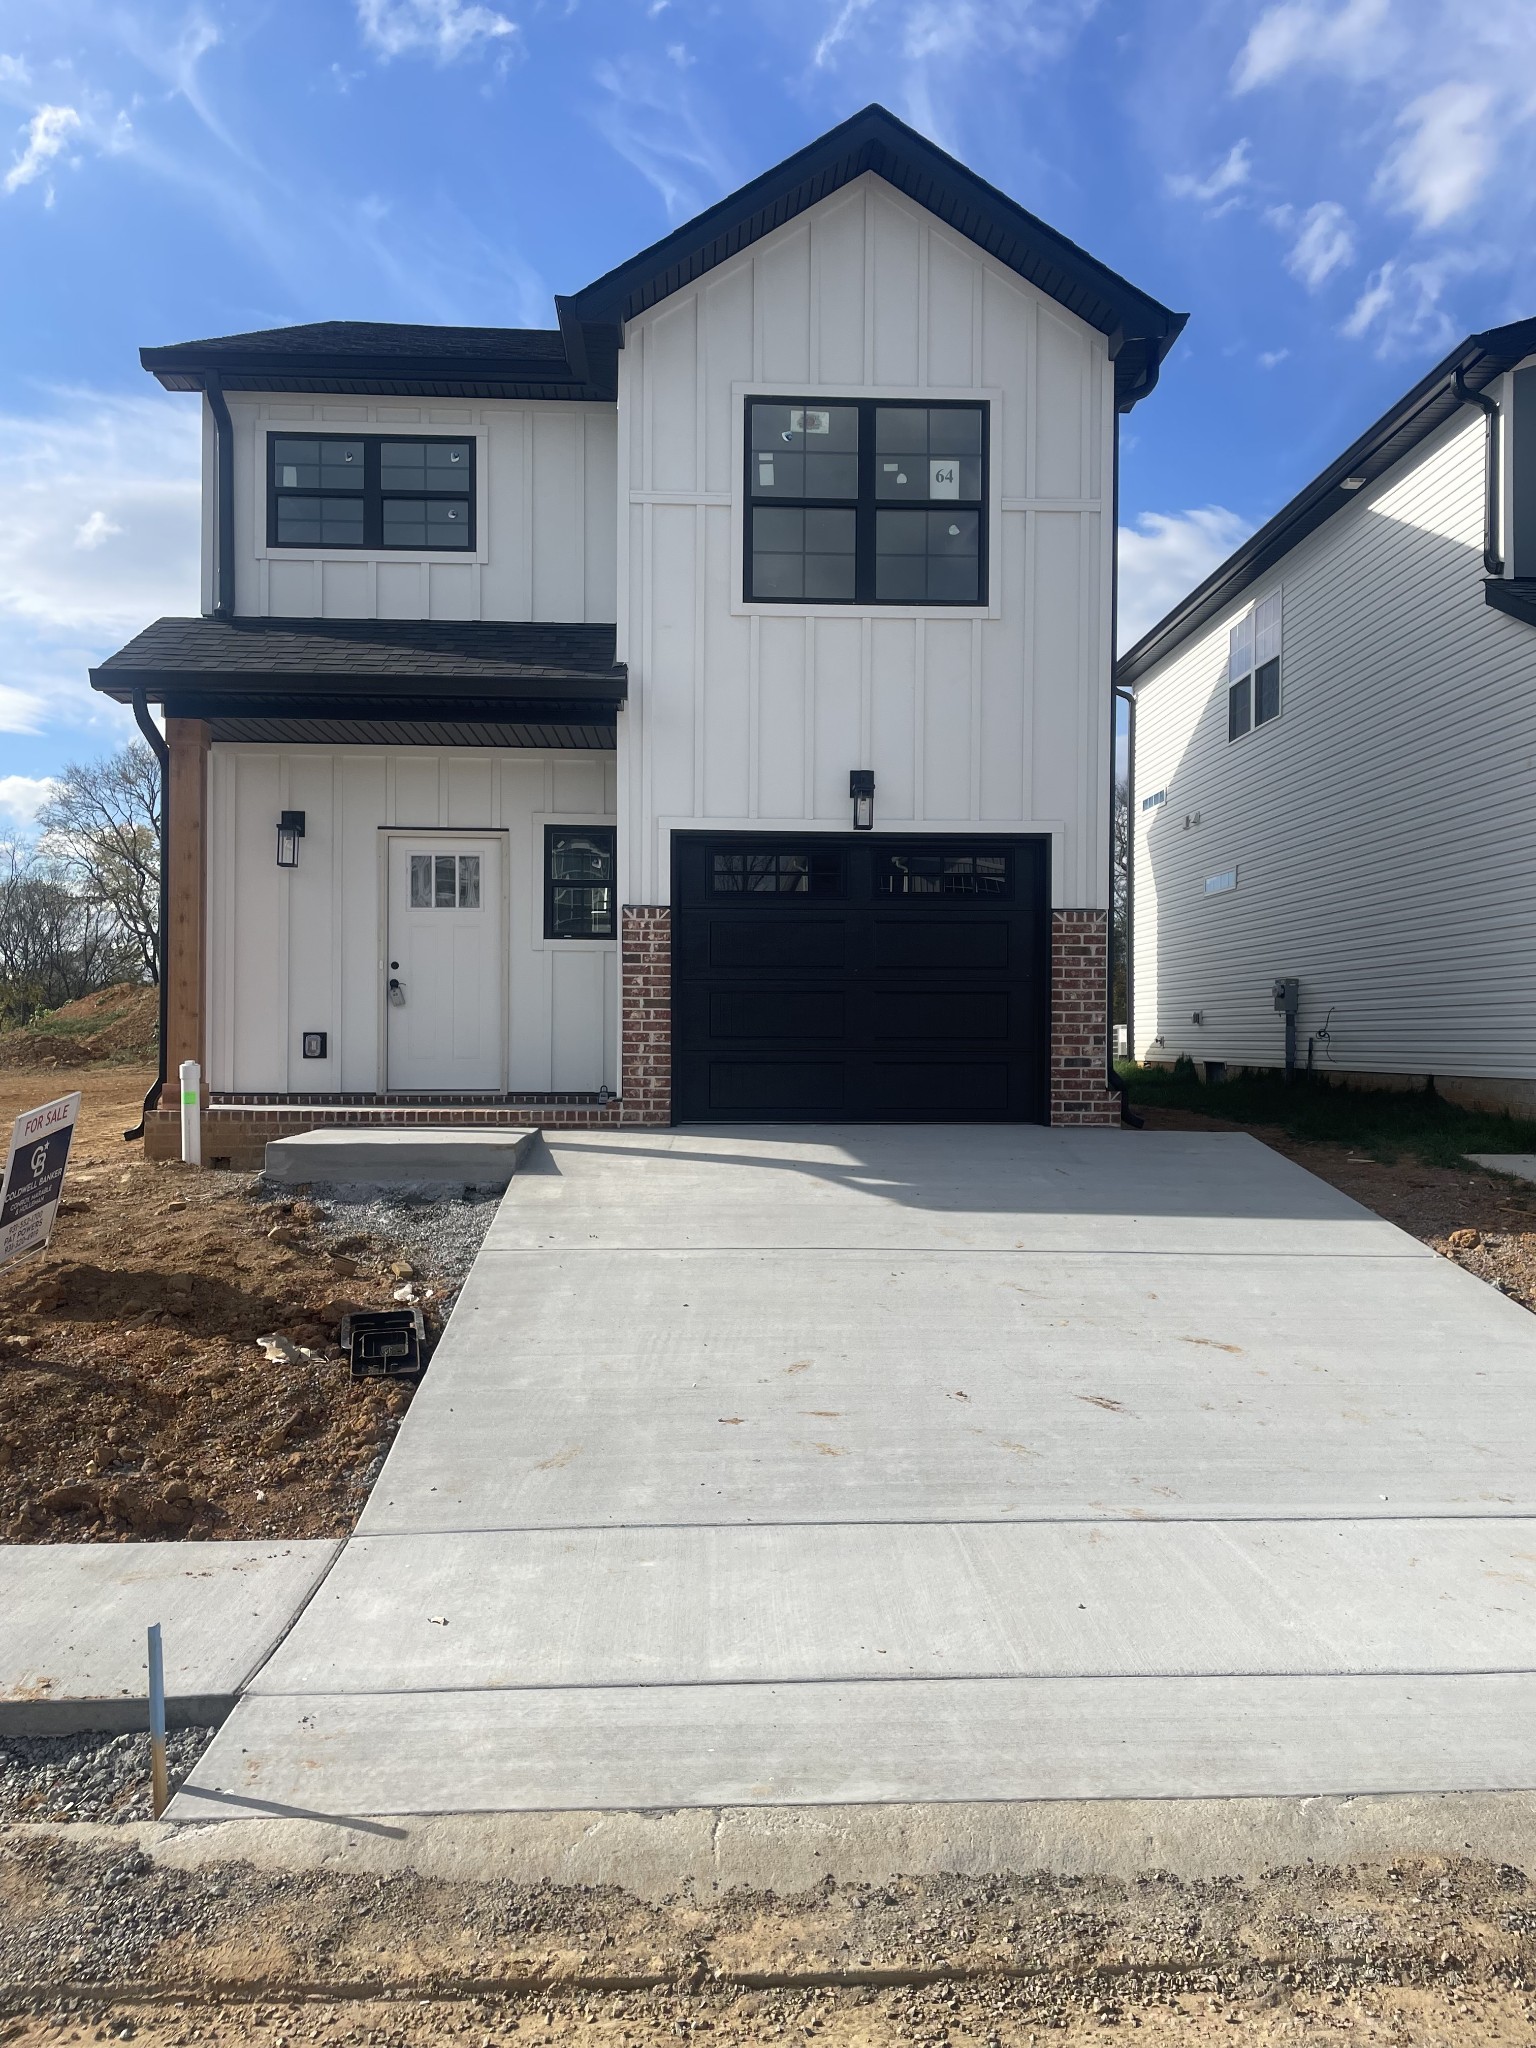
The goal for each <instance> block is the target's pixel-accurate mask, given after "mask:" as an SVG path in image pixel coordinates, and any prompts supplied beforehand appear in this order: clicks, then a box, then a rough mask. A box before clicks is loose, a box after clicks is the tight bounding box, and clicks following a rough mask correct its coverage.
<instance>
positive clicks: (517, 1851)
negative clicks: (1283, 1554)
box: [0, 1792, 1536, 1901]
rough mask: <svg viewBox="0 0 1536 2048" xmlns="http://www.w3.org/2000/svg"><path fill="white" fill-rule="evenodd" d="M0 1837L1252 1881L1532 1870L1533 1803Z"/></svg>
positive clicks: (570, 1869) (742, 1885)
mask: <svg viewBox="0 0 1536 2048" xmlns="http://www.w3.org/2000/svg"><path fill="white" fill-rule="evenodd" d="M7 1836H9V1837H10V1838H13V1839H14V1838H16V1837H19V1836H20V1837H28V1838H31V1837H47V1838H50V1839H55V1840H60V1839H62V1840H65V1841H71V1842H78V1843H79V1844H81V1845H82V1846H86V1847H100V1848H103V1849H108V1848H110V1849H116V1850H121V1849H122V1848H123V1847H125V1846H126V1845H127V1843H128V1842H130V1841H131V1842H133V1843H134V1844H135V1845H136V1846H138V1847H140V1848H142V1849H143V1850H144V1851H145V1852H146V1853H147V1854H149V1855H150V1856H152V1857H153V1858H154V1859H155V1861H157V1862H159V1863H161V1864H164V1865H165V1866H166V1867H167V1868H170V1869H179V1870H195V1869H201V1868H204V1867H207V1866H210V1865H215V1864H222V1863H232V1862H240V1863H248V1864H251V1865H253V1866H254V1867H256V1868H257V1869H263V1870H289V1871H299V1870H331V1871H355V1872H364V1873H368V1874H374V1875H380V1876H387V1875H390V1874H398V1873H406V1872H410V1873H414V1874H416V1875H419V1876H423V1877H432V1878H440V1879H443V1880H448V1881H469V1882H474V1881H477V1880H486V1879H502V1880H506V1879H511V1880H513V1881H515V1882H518V1883H523V1884H535V1883H540V1882H547V1883H554V1884H566V1885H618V1886H620V1887H622V1888H623V1889H624V1890H626V1891H629V1892H632V1893H634V1894H635V1895H636V1896H637V1897H639V1898H642V1899H646V1900H651V1901H656V1900H661V1899H667V1898H673V1897H675V1896H677V1895H678V1894H679V1893H680V1892H682V1893H686V1892H688V1891H689V1890H694V1891H701V1892H724V1891H731V1890H736V1889H745V1890H749V1891H772V1892H775V1893H777V1894H779V1895H780V1896H781V1897H782V1896H786V1895H792V1894H794V1893H796V1892H804V1891H809V1890H811V1889H813V1888H814V1887H815V1886H817V1885H819V1884H822V1883H824V1882H825V1880H826V1879H827V1878H828V1877H829V1876H830V1877H833V1878H835V1879H836V1880H837V1881H838V1882H839V1883H843V1884H859V1883H863V1884H878V1883H883V1882H886V1881H888V1880H890V1879H892V1878H895V1877H920V1876H925V1875H934V1874H937V1873H940V1872H943V1873H954V1874H958V1875H961V1876H977V1877H979V1876H986V1875H997V1874H1002V1873H1007V1872H1014V1873H1024V1872H1031V1871H1047V1872H1050V1873H1052V1874H1055V1875H1059V1876H1069V1877H1111V1878H1121V1879H1126V1880H1129V1879H1132V1878H1135V1877H1139V1876H1143V1875H1145V1874H1147V1873H1149V1872H1152V1871H1158V1872H1164V1873H1170V1874H1172V1875H1174V1876H1177V1877H1180V1878H1184V1879H1189V1880H1194V1879H1211V1878H1218V1877H1234V1878H1256V1877H1259V1876H1261V1875H1263V1874H1264V1873H1265V1872H1267V1871H1271V1870H1275V1869H1287V1868H1296V1867H1298V1866H1301V1865H1305V1864H1314V1865H1319V1866H1323V1867H1327V1866H1337V1865H1349V1864H1361V1863H1370V1862H1387V1861H1391V1860H1392V1859H1393V1858H1396V1857H1402V1856H1473V1857H1477V1858H1479V1859H1483V1860H1486V1861H1489V1862H1494V1863H1510V1864H1514V1865H1516V1866H1518V1867H1520V1868H1522V1869H1528V1870H1529V1869H1536V1793H1529V1792H1510V1793H1481V1792H1479V1793H1444V1794H1434V1795H1411V1796H1397V1795H1394V1796H1389V1797H1379V1798H1309V1799H1190V1800H1154V1799H1129V1800H1084V1799H1069V1800H1046V1801H1039V1802H1031V1803H1029V1804H1022V1803H1001V1802H1000V1803H996V1804H980V1805H955V1806H932V1805H923V1806H911V1805H909V1806H843V1807H717V1808H688V1809H684V1810H672V1811H666V1812H655V1813H588V1812H583V1813H523V1814H444V1815H435V1816H432V1817H430V1818H426V1819H422V1818H417V1817H411V1816H405V1817H402V1818H398V1819H395V1818H390V1817H387V1816H380V1817H378V1818H374V1819H369V1820H366V1821H364V1820H355V1819H346V1818H341V1817H338V1818H337V1819H335V1820H333V1821H323V1820H294V1819H280V1818H275V1817H274V1818H262V1819H250V1820H244V1819H242V1820H229V1821H204V1822H198V1823H194V1824H192V1825H189V1826H178V1825H176V1824H174V1823H171V1822H165V1821H161V1822H140V1823H135V1824H131V1825H127V1826H118V1827H110V1826H102V1825H92V1824H89V1823H69V1822H66V1823H60V1824H53V1825H42V1824H17V1825H14V1826H13V1827H11V1828H10V1829H8V1830H0V1841H4V1840H5V1839H6V1838H7Z"/></svg>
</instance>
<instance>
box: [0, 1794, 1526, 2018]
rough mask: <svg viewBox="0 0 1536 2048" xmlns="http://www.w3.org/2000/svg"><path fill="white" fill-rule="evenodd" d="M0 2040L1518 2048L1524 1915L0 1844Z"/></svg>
mask: <svg viewBox="0 0 1536 2048" xmlns="http://www.w3.org/2000/svg"><path fill="white" fill-rule="evenodd" d="M0 1902H3V1904H0V2041H11V2042H18V2043H28V2044H30V2043H36V2042H58V2041H99V2040H104V2039H105V2040H110V2039H120V2040H127V2039H137V2040H139V2041H141V2042H143V2043H145V2044H146V2048H149V2044H153V2048H184V2044H188V2043H192V2042H226V2041H232V2042H242V2043H243V2042H250V2043H260V2044H262V2048H297V2044H299V2043H313V2042H329V2043H337V2044H342V2043H353V2042H355V2043H378V2044H387V2048H411V2044H417V2043H420V2044H431V2043H448V2042H462V2041H468V2042H470V2043H473V2044H475V2048H490V2044H501V2043H510V2042H514V2041H515V2042H517V2043H520V2044H521V2043H529V2044H532V2043H539V2044H546V2043H552V2044H565V2043H589V2044H592V2048H598V2044H603V2048H653V2044H659V2043H662V2042H676V2041H688V2040H695V2041H697V2040H702V2039H708V2040H710V2041H712V2042H716V2043H719V2044H721V2048H738V2044H747V2043H756V2042H794V2043H808V2042H812V2041H815V2042H817V2043H822V2044H828V2048H831V2044H840V2048H841V2044H848V2048H855V2044H858V2048H863V2044H880V2043H893V2044H894V2043H923V2044H934V2048H937V2044H941V2043H952V2044H957V2048H958V2044H976V2048H1026V2044H1029V2043H1044V2042H1051V2043H1056V2042H1060V2043H1064V2044H1077V2043H1081V2042H1084V2041H1090V2040H1092V2041H1105V2040H1108V2039H1111V2038H1113V2039H1117V2040H1125V2039H1129V2038H1133V2037H1134V2038H1135V2039H1137V2040H1140V2041H1145V2042H1148V2043H1169V2044H1172V2043H1188V2044H1196V2048H1209V2044H1212V2043H1215V2042H1230V2041H1233V2040H1247V2041H1258V2042H1265V2043H1281V2042H1284V2043H1323V2042H1328V2043H1361V2044H1364V2043H1372V2044H1377V2043H1414V2044H1424V2048H1429V2044H1444V2048H1481V2044H1485V2043H1488V2044H1492V2043H1499V2044H1505V2043H1511V2044H1512V2043H1517V2042H1524V2043H1529V2042H1531V2041H1533V2040H1536V1997H1533V1995H1532V1993H1531V1992H1530V1991H1529V1990H1528V1989H1527V1986H1529V1985H1531V1984H1533V1983H1536V1903H1533V1894H1532V1892H1531V1890H1530V1888H1529V1886H1528V1884H1527V1881H1526V1879H1525V1877H1524V1876H1523V1875H1522V1874H1521V1872H1519V1871H1518V1870H1514V1869H1511V1868H1509V1867H1507V1866H1506V1867H1495V1866H1492V1865H1489V1864H1486V1863H1476V1862H1472V1861H1470V1860H1467V1861H1449V1860H1442V1859H1433V1860H1418V1861H1411V1862H1410V1861H1404V1862H1401V1863H1394V1864H1390V1865H1385V1866H1373V1867H1370V1868H1361V1869H1353V1870H1315V1869H1305V1870H1285V1871H1276V1872H1272V1873H1270V1874H1268V1875H1267V1876H1266V1877H1264V1878H1263V1879H1262V1880H1259V1881H1257V1882H1253V1883H1248V1882H1239V1881H1236V1880H1222V1881H1218V1882H1208V1883H1183V1882H1180V1881H1179V1880H1177V1879H1175V1878H1172V1877H1168V1876H1159V1875H1153V1876H1148V1877H1146V1878H1143V1879H1140V1880H1137V1881H1136V1882H1134V1883H1130V1884H1125V1883H1120V1882H1117V1881H1111V1880H1107V1879H1065V1878H1057V1877H1049V1876H1044V1875H1035V1876H1027V1875H1026V1876H1010V1877H993V1878H981V1879H977V1878H957V1877H936V1878H924V1879H897V1880H893V1881H891V1882H889V1883H884V1884H877V1885H844V1886H841V1887H839V1886H837V1885H836V1884H834V1883H833V1881H832V1880H830V1879H829V1880H827V1882H826V1883H825V1884H823V1885H822V1886H821V1887H820V1888H819V1889H818V1890H816V1891H815V1892H812V1893H810V1894H807V1895H803V1896H800V1897H798V1898H788V1899H779V1898H775V1897H774V1896H773V1895H772V1894H753V1893H743V1892H733V1893H730V1894H727V1895H724V1896H720V1897H699V1896H695V1895H694V1894H693V1893H691V1892H688V1893H685V1894H683V1895H681V1896H679V1897H678V1898H676V1899H673V1900H670V1901H667V1902H665V1903H662V1904H659V1905H650V1904H645V1903H642V1902H641V1901H639V1900H637V1899H635V1898H633V1897H632V1896H630V1895H629V1894H627V1893H624V1892H621V1891H618V1890H611V1889H596V1888H591V1887H579V1886H572V1887H560V1886H555V1885H547V1884H539V1885H518V1884H514V1883H511V1882H499V1883H467V1882H465V1883H450V1882H444V1881H439V1880H428V1879H422V1878H417V1877H396V1878H389V1879H384V1878H377V1877H362V1876H355V1875H344V1874H339V1873H336V1872H304V1873H290V1874H273V1873H269V1872H264V1871H257V1870H254V1869H252V1868H251V1867H250V1866H248V1865H239V1864H226V1865H215V1866H211V1867H204V1868H201V1869H198V1870H193V1871H179V1870H174V1869H168V1868H166V1867H165V1866H163V1865H161V1864H158V1863H156V1862H154V1861H153V1860H152V1859H150V1858H149V1857H147V1856H146V1855H145V1854H144V1853H143V1852H142V1851H141V1850H140V1849H139V1848H137V1847H136V1846H135V1845H132V1844H130V1843H129V1842H127V1841H124V1842H122V1843H121V1844H120V1845H117V1846H113V1847H109V1848H105V1849H104V1848H102V1847H101V1846H100V1845H99V1843H98V1844H96V1845H91V1846H83V1845H81V1844H80V1843H79V1842H78V1841H72V1840H69V1839H64V1838H60V1837H58V1836H55V1837H53V1838H46V1837H44V1836H42V1835H41V1834H37V1835H28V1834H26V1833H25V1832H24V1831H22V1830H19V1829H18V1830H12V1831H10V1832H9V1833H8V1834H4V1835H0Z"/></svg>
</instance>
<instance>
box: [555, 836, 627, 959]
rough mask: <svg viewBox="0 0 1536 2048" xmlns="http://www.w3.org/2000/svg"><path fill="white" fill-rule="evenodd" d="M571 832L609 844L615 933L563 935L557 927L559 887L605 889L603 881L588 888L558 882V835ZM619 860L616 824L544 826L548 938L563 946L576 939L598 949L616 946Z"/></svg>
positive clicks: (609, 889) (610, 891) (610, 882)
mask: <svg viewBox="0 0 1536 2048" xmlns="http://www.w3.org/2000/svg"><path fill="white" fill-rule="evenodd" d="M568 832H580V833H582V834H583V835H584V836H585V837H586V838H588V839H605V840H606V841H607V842H608V884H607V886H608V892H609V898H610V901H611V903H612V916H613V929H612V930H611V931H607V932H563V931H560V930H558V929H557V927H556V922H555V890H556V888H557V887H558V888H562V889H568V888H572V887H575V888H580V887H582V886H587V887H590V888H594V889H600V888H601V887H602V886H603V884H602V883H601V882H593V883H589V884H586V885H583V884H581V883H570V882H557V880H556V877H555V871H554V864H553V857H554V851H555V839H556V836H557V835H558V834H561V833H568ZM618 860H619V832H618V827H617V826H616V825H546V826H545V827H544V936H545V938H546V939H550V940H556V939H557V940H559V941H560V942H561V943H562V944H565V943H567V942H569V941H570V940H573V939H578V940H582V941H584V942H585V943H586V944H588V945H596V946H611V945H613V944H615V943H616V941H617V939H618V936H619V882H618Z"/></svg>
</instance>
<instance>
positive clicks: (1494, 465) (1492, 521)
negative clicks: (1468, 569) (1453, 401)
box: [1451, 363, 1504, 576]
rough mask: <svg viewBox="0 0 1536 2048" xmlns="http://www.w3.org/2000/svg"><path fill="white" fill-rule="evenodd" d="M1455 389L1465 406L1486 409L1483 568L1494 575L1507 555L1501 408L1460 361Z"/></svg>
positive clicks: (1501, 568)
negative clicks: (1501, 545)
mask: <svg viewBox="0 0 1536 2048" xmlns="http://www.w3.org/2000/svg"><path fill="white" fill-rule="evenodd" d="M1451 389H1452V390H1453V391H1454V392H1455V394H1456V396H1457V398H1458V399H1460V401H1461V403H1462V404H1463V405H1467V404H1472V405H1476V406H1480V407H1481V408H1482V414H1483V420H1484V428H1483V434H1484V441H1483V567H1484V569H1485V570H1486V571H1487V572H1488V574H1489V575H1490V576H1502V575H1503V574H1504V557H1503V556H1502V555H1501V554H1500V553H1499V549H1498V540H1499V408H1498V406H1497V404H1496V403H1495V402H1494V400H1493V399H1491V398H1490V397H1489V396H1488V394H1487V392H1486V391H1473V390H1470V389H1469V388H1468V385H1467V373H1466V369H1465V367H1464V366H1463V365H1462V364H1460V363H1458V364H1457V365H1456V374H1455V376H1454V377H1452V379H1451Z"/></svg>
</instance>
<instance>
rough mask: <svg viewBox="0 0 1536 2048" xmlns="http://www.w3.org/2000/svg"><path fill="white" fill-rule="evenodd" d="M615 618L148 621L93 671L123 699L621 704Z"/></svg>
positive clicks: (622, 678)
mask: <svg viewBox="0 0 1536 2048" xmlns="http://www.w3.org/2000/svg"><path fill="white" fill-rule="evenodd" d="M614 642H615V630H614V628H613V627H612V626H589V625H558V624H555V625H549V624H528V623H525V622H506V623H494V624H484V623H481V622H479V621H474V622H467V621H466V622H460V621H456V620H419V619H403V620H395V619H388V620H377V619H257V618H239V619H216V618H197V619H157V620H156V621H155V623H154V624H153V625H152V626H147V627H146V628H145V630H144V631H143V632H142V633H140V634H138V635H137V636H136V637H135V638H134V639H132V640H130V641H129V642H128V645H127V646H126V647H123V648H120V649H119V650H118V652H117V653H116V654H113V655H110V656H108V658H107V660H105V661H104V662H102V663H101V664H100V666H99V667H97V668H93V669H92V670H91V686H92V688H93V689H97V690H101V691H103V692H105V694H106V695H107V696H109V697H115V698H117V700H118V701H119V702H120V703H127V702H128V701H130V700H131V698H132V697H133V695H134V693H135V691H137V690H143V691H144V692H145V694H146V696H148V697H150V698H153V699H155V700H156V701H160V700H161V699H163V698H164V697H165V695H166V694H167V693H168V692H174V693H177V694H184V693H186V692H188V691H192V690H198V691H204V692H210V691H211V692H214V693H216V694H221V695H223V694H230V695H234V694H238V695H239V696H240V697H241V698H242V699H247V698H253V697H259V696H275V695H283V696H286V697H293V696H294V695H295V694H303V693H304V692H306V691H308V690H316V691H323V692H324V693H325V695H326V697H327V698H337V697H346V698H356V697H359V696H372V697H375V698H382V699H387V700H390V701H393V700H395V699H404V698H410V699H422V698H427V697H430V698H434V699H442V700H446V699H454V700H465V699H470V698H473V699H476V700H478V701H482V702H484V701H494V700H497V699H504V698H505V699H514V698H515V699H530V698H538V699H539V700H541V701H551V702H558V701H561V700H564V699H567V698H569V699H573V700H574V699H580V700H583V701H589V702H594V703H607V704H618V703H622V702H623V700H624V697H625V694H626V691H627V688H628V672H627V671H626V669H625V668H624V666H623V664H622V663H621V662H618V661H616V660H615V659H614Z"/></svg>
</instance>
